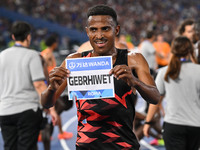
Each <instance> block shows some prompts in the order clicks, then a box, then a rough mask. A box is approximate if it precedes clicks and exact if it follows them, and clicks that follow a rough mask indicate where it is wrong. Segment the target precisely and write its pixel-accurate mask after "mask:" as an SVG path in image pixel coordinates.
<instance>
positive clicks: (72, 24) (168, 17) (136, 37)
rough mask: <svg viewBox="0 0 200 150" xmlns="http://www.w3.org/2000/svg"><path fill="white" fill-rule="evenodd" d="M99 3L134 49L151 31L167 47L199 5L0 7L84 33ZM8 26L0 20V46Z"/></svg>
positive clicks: (38, 2) (43, 3)
mask: <svg viewBox="0 0 200 150" xmlns="http://www.w3.org/2000/svg"><path fill="white" fill-rule="evenodd" d="M100 3H102V4H107V5H109V6H112V7H113V8H114V9H115V10H116V11H117V13H118V16H119V18H118V21H119V24H120V25H121V27H122V30H121V32H122V33H123V34H125V35H130V36H129V37H130V38H129V39H128V40H129V41H131V42H133V44H134V45H138V44H139V43H140V39H141V38H142V37H144V36H145V31H144V30H152V29H155V30H156V31H157V32H162V33H163V35H164V37H165V40H166V41H167V42H168V43H171V41H172V39H173V38H174V36H175V35H176V32H175V31H176V29H177V26H178V24H180V22H181V21H182V20H183V19H186V18H191V17H192V18H194V19H197V18H198V11H199V10H200V1H196V0H191V1H187V0H181V1H176V0H161V1H160V2H159V3H158V1H157V0H151V1H150V0H147V1H142V0H134V1H133V0H116V1H114V0H98V1H92V0H86V1H81V0H70V1H67V0H59V1H58V2H57V3H55V2H54V1H52V0H50V1H49V0H31V1H30V0H29V1H23V0H7V1H0V6H3V7H5V8H7V9H9V10H12V11H15V12H18V13H21V14H24V15H28V16H32V17H34V18H42V19H44V20H47V21H49V22H54V23H59V24H60V25H62V26H65V27H68V28H71V29H77V30H80V31H85V22H84V20H85V19H86V12H87V10H88V8H89V7H91V6H93V5H95V4H100ZM127 8H128V9H127ZM172 16H173V17H172ZM9 24H10V23H9V22H8V21H7V20H4V19H0V27H1V28H0V30H1V33H3V34H2V35H1V37H0V42H1V45H2V44H5V43H7V42H8V41H9V38H8V34H7V28H9ZM2 31H4V32H2ZM46 33H47V31H46V30H45V29H40V30H37V31H36V32H35V33H34V34H33V37H34V38H33V39H34V42H33V45H37V44H38V43H39V42H40V41H41V39H42V38H43V36H44V35H45V34H46ZM2 36H3V39H6V40H5V41H3V39H2ZM5 37H6V38H5ZM2 42H3V43H2ZM80 44H81V43H80ZM64 48H65V47H64Z"/></svg>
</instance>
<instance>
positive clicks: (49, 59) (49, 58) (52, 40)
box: [41, 35, 58, 72]
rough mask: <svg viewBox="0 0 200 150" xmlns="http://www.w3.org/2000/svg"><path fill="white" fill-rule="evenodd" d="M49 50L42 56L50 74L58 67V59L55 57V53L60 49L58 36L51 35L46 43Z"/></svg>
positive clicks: (44, 51)
mask: <svg viewBox="0 0 200 150" xmlns="http://www.w3.org/2000/svg"><path fill="white" fill-rule="evenodd" d="M45 44H46V46H47V48H46V49H45V50H43V51H42V52H41V55H42V56H43V58H44V59H45V61H46V63H47V69H48V72H50V71H51V70H52V69H53V68H54V67H56V59H55V56H54V55H53V51H54V50H55V49H56V48H57V47H58V41H57V38H56V36H54V35H51V36H50V37H48V38H47V39H46V41H45Z"/></svg>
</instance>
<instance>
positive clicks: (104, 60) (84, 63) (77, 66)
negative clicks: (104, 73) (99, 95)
mask: <svg viewBox="0 0 200 150" xmlns="http://www.w3.org/2000/svg"><path fill="white" fill-rule="evenodd" d="M94 58H95V59H94ZM66 65H67V69H69V70H70V71H87V70H105V69H110V68H111V65H112V58H111V57H110V56H108V57H90V58H84V59H83V58H81V59H67V62H66Z"/></svg>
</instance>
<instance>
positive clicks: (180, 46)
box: [143, 36, 200, 150]
mask: <svg viewBox="0 0 200 150" xmlns="http://www.w3.org/2000/svg"><path fill="white" fill-rule="evenodd" d="M171 53H172V58H171V60H170V62H169V64H168V66H166V67H163V68H161V69H160V70H159V72H158V75H157V77H156V85H157V88H158V90H159V92H160V94H161V95H162V98H163V97H165V99H166V102H167V104H166V105H167V106H166V111H165V116H164V124H163V139H164V142H165V147H166V149H167V150H199V148H200V117H199V114H200V91H199V89H200V78H199V74H200V65H198V64H196V62H197V61H196V59H195V56H194V48H193V44H192V43H191V41H190V40H189V39H188V38H187V37H183V36H180V37H176V38H175V39H174V40H173V42H172V46H171ZM162 98H161V100H162ZM160 103H161V101H160ZM158 106H159V105H151V104H150V106H149V110H148V114H147V117H146V124H145V126H144V129H143V131H144V134H145V136H149V133H148V131H149V129H150V127H151V121H152V119H153V117H154V114H155V112H156V111H157V109H158Z"/></svg>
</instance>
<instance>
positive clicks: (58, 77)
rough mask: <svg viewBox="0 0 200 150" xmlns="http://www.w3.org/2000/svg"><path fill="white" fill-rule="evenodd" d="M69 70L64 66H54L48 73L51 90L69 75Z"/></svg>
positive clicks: (55, 88)
mask: <svg viewBox="0 0 200 150" xmlns="http://www.w3.org/2000/svg"><path fill="white" fill-rule="evenodd" d="M69 74H70V71H69V70H68V69H66V68H64V67H61V66H60V67H55V68H54V69H53V70H51V71H50V73H49V85H50V87H51V89H52V90H57V89H58V87H59V86H60V85H61V84H62V83H63V82H64V81H65V80H66V78H67V77H69Z"/></svg>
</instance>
